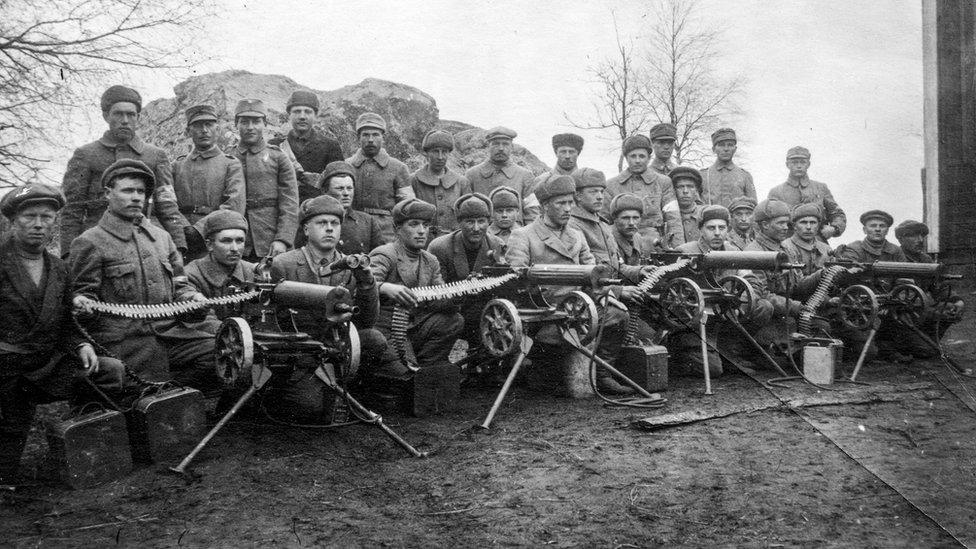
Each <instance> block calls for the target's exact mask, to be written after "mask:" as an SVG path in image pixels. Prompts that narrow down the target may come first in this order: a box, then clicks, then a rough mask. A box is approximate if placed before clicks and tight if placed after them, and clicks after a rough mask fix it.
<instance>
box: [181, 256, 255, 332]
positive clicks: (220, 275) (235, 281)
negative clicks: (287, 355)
mask: <svg viewBox="0 0 976 549" xmlns="http://www.w3.org/2000/svg"><path fill="white" fill-rule="evenodd" d="M186 277H187V279H188V281H189V282H190V285H191V286H193V289H195V290H196V291H198V292H200V293H201V294H203V295H205V296H207V297H208V298H214V297H222V296H225V295H230V294H231V293H233V292H232V291H231V289H232V288H234V289H236V290H237V291H241V290H244V289H245V286H246V285H247V284H248V283H250V282H254V263H251V262H250V261H244V260H243V259H242V260H240V261H238V262H237V265H235V266H234V270H232V271H228V270H227V268H226V267H224V266H223V265H221V264H219V263H217V262H216V261H214V260H213V258H212V257H211V256H210V255H209V254H208V255H206V256H204V257H201V258H200V259H195V260H193V261H191V262H190V263H189V264H187V266H186ZM239 309H240V307H237V306H233V305H224V306H220V307H214V311H213V312H214V314H215V316H216V318H218V319H220V320H223V319H225V318H227V317H228V316H240V314H239V312H238V311H239Z"/></svg>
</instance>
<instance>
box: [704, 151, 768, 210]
mask: <svg viewBox="0 0 976 549" xmlns="http://www.w3.org/2000/svg"><path fill="white" fill-rule="evenodd" d="M701 175H702V201H703V202H704V203H705V204H708V205H712V204H718V205H719V206H725V207H726V208H728V207H729V204H731V203H732V201H733V200H734V199H736V198H739V197H740V196H748V197H749V198H752V199H755V198H756V186H755V185H754V184H753V182H752V174H750V173H749V172H747V171H745V170H743V169H742V168H740V167H739V166H737V165H736V164H735V162H732V161H731V160H730V161H728V162H719V161H718V160H716V161H715V163H714V164H712V165H711V166H709V167H707V168H705V169H704V170H702V174H701Z"/></svg>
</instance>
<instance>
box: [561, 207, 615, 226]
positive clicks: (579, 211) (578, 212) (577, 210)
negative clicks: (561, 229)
mask: <svg viewBox="0 0 976 549" xmlns="http://www.w3.org/2000/svg"><path fill="white" fill-rule="evenodd" d="M569 215H571V216H573V217H575V218H576V219H581V220H583V221H587V222H589V223H596V224H598V225H599V224H600V223H606V224H607V225H609V224H610V223H609V222H607V220H606V219H603V217H602V216H601V215H600V214H595V213H591V212H588V211H586V210H584V209H583V208H581V207H579V205H576V206H573V210H572V211H571V212H569Z"/></svg>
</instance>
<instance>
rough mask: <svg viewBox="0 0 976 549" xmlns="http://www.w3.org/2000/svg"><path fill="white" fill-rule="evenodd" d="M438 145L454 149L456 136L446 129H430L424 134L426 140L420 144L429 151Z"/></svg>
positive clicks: (450, 149)
mask: <svg viewBox="0 0 976 549" xmlns="http://www.w3.org/2000/svg"><path fill="white" fill-rule="evenodd" d="M436 147H441V148H444V149H447V150H449V151H453V150H454V136H453V135H451V134H450V133H448V132H446V131H444V130H430V131H429V132H427V134H426V135H424V140H423V142H422V143H421V144H420V148H421V149H422V150H424V151H429V150H431V149H433V148H436Z"/></svg>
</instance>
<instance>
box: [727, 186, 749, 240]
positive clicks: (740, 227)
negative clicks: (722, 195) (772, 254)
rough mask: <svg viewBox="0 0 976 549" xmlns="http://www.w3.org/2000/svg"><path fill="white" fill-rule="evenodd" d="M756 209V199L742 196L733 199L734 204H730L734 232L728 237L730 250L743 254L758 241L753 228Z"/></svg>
mask: <svg viewBox="0 0 976 549" xmlns="http://www.w3.org/2000/svg"><path fill="white" fill-rule="evenodd" d="M755 209H756V199H755V198H752V197H749V196H740V197H738V198H734V199H732V203H731V204H729V212H730V213H731V214H732V230H730V231H729V234H728V236H727V237H726V238H727V239H728V240H727V242H728V243H729V249H730V250H739V251H740V252H741V251H743V250H745V249H746V246H748V245H749V243H750V242H752V241H753V240H755V239H756V232H755V229H754V228H753V226H752V212H753V211H754V210H755Z"/></svg>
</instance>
